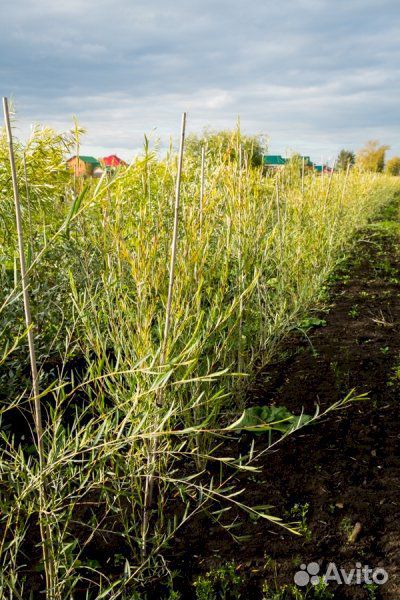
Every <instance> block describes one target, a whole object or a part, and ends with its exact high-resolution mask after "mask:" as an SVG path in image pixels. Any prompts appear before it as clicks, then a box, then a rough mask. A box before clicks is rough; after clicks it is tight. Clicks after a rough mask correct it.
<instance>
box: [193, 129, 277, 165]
mask: <svg viewBox="0 0 400 600" xmlns="http://www.w3.org/2000/svg"><path fill="white" fill-rule="evenodd" d="M204 144H206V146H207V154H208V156H209V157H210V158H211V159H212V160H215V161H220V160H222V161H229V162H230V161H233V160H236V158H237V152H238V147H239V144H241V146H242V153H243V156H244V157H250V158H251V164H252V166H254V167H257V166H261V165H262V162H263V156H264V154H265V153H266V152H267V142H266V137H265V136H263V135H243V134H242V133H240V131H238V130H237V129H234V130H232V131H229V130H225V131H213V130H211V129H205V130H204V131H203V133H202V134H201V135H197V134H191V135H189V136H188V137H187V139H186V144H185V146H186V156H192V157H193V158H194V159H195V160H197V161H198V162H200V158H201V148H202V146H203V145H204Z"/></svg>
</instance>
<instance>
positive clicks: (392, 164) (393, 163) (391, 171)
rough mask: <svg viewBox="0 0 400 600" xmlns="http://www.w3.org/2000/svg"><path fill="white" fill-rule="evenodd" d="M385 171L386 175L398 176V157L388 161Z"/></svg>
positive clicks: (399, 170)
mask: <svg viewBox="0 0 400 600" xmlns="http://www.w3.org/2000/svg"><path fill="white" fill-rule="evenodd" d="M385 171H386V173H387V174H388V175H400V156H393V158H391V159H390V160H388V161H387V163H386V169H385Z"/></svg>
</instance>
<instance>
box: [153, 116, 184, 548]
mask: <svg viewBox="0 0 400 600" xmlns="http://www.w3.org/2000/svg"><path fill="white" fill-rule="evenodd" d="M185 131H186V113H185V112H184V113H183V114H182V125H181V137H180V144H179V155H178V173H177V177H176V186H175V208H174V229H173V233H172V244H171V258H170V266H169V283H168V297H167V307H166V310H165V326H164V336H163V340H162V346H161V354H160V365H161V366H163V365H164V363H165V361H166V359H167V356H168V338H169V332H170V323H171V306H172V295H173V289H174V280H175V263H176V252H177V247H178V226H179V206H180V197H181V179H182V164H183V149H184V144H185ZM156 404H157V406H159V407H160V406H162V404H163V394H162V391H161V393H157V394H156ZM157 447H158V440H157V438H154V440H150V443H149V448H148V451H147V475H146V482H145V491H144V509H143V523H142V557H143V558H145V557H146V556H147V533H148V529H149V521H150V510H151V505H152V503H153V491H154V467H155V453H156V452H157Z"/></svg>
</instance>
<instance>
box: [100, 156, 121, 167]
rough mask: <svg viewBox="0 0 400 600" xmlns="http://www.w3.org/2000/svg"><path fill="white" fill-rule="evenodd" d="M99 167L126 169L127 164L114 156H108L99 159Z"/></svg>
mask: <svg viewBox="0 0 400 600" xmlns="http://www.w3.org/2000/svg"><path fill="white" fill-rule="evenodd" d="M99 160H100V162H101V165H102V166H103V167H105V168H109V169H116V168H117V167H127V166H128V165H127V163H126V162H125V161H124V160H122V158H119V156H117V155H116V154H110V156H105V157H104V158H100V159H99Z"/></svg>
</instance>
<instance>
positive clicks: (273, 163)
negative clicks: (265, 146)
mask: <svg viewBox="0 0 400 600" xmlns="http://www.w3.org/2000/svg"><path fill="white" fill-rule="evenodd" d="M285 164H286V158H283V157H282V156H281V155H280V154H266V155H265V156H263V165H264V168H265V169H266V170H272V171H277V170H280V169H282V168H283V167H284V166H285Z"/></svg>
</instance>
